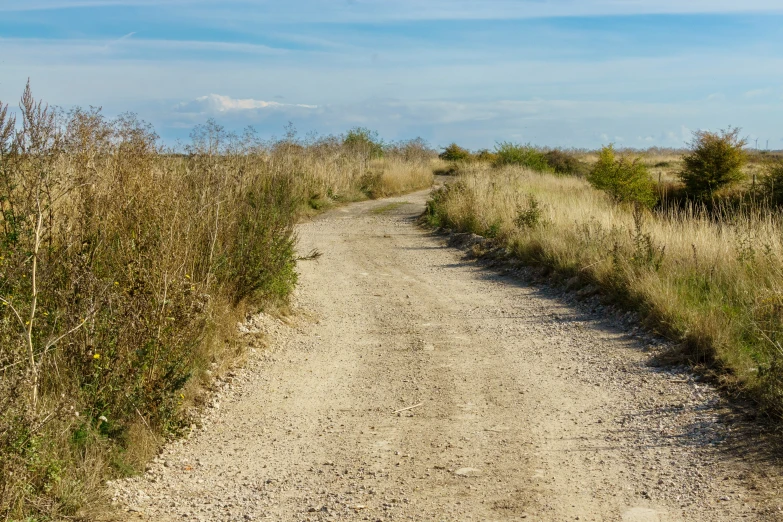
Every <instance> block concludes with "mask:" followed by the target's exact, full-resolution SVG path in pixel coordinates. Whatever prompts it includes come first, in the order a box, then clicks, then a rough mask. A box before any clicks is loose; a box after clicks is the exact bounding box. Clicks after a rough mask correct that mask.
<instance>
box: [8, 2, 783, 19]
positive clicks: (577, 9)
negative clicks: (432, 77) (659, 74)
mask: <svg viewBox="0 0 783 522" xmlns="http://www.w3.org/2000/svg"><path fill="white" fill-rule="evenodd" d="M258 4H259V2H258V1H256V0H228V1H225V0H220V1H219V0H195V1H185V0H27V1H25V2H6V3H4V4H0V11H33V10H51V9H67V8H79V7H111V6H114V7H117V6H151V5H155V6H158V7H182V6H184V5H187V6H188V8H189V9H188V12H184V13H182V14H183V15H184V16H188V15H189V14H190V13H189V11H191V8H192V9H193V10H194V11H193V12H195V13H204V12H207V11H214V9H216V8H220V7H223V8H224V9H223V12H225V13H232V14H233V16H234V17H236V13H237V12H239V11H238V9H241V10H242V12H248V14H249V15H250V16H254V17H257V16H263V17H266V19H267V20H269V21H275V20H281V19H287V20H293V19H297V20H300V21H305V20H306V21H351V20H353V21H359V20H364V21H367V20H390V19H395V20H454V19H463V20H467V19H509V18H517V19H521V18H541V17H557V16H600V15H628V14H666V13H670V14H671V13H679V14H681V13H749V12H782V11H783V6H781V4H780V2H779V1H777V0H745V1H744V2H737V1H736V0H689V1H685V2H684V1H682V0H635V1H617V0H559V1H558V2H549V1H546V2H542V1H540V0H428V1H426V2H422V1H420V0H353V1H350V2H335V1H333V0H297V1H292V2H280V3H277V2H271V1H267V2H263V5H262V9H258V7H259V6H258ZM252 7H256V9H252Z"/></svg>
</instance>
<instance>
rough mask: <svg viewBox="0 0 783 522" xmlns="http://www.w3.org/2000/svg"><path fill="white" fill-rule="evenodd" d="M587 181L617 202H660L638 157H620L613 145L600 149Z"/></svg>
mask: <svg viewBox="0 0 783 522" xmlns="http://www.w3.org/2000/svg"><path fill="white" fill-rule="evenodd" d="M587 181H589V182H590V184H591V185H592V186H594V187H595V188H597V189H599V190H603V191H604V192H606V193H607V194H609V195H610V196H611V197H612V199H614V200H615V201H617V202H630V203H639V204H641V205H644V206H646V207H652V206H654V205H655V203H657V201H658V195H657V193H656V191H655V186H654V184H653V182H652V180H651V179H650V175H649V173H648V171H647V167H645V166H644V164H643V163H642V162H641V161H639V160H638V159H634V160H630V159H628V158H626V157H621V158H619V159H618V158H617V157H616V156H615V151H614V147H613V146H612V145H609V146H607V147H604V148H602V149H601V152H600V154H599V155H598V161H597V162H596V164H595V165H593V168H592V170H591V171H590V173H589V174H588V175H587Z"/></svg>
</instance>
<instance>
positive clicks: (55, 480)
mask: <svg viewBox="0 0 783 522" xmlns="http://www.w3.org/2000/svg"><path fill="white" fill-rule="evenodd" d="M192 138H193V139H192V143H191V144H190V145H189V146H188V147H187V149H186V150H184V151H180V152H177V153H174V152H171V151H166V150H164V149H163V148H162V147H161V146H160V144H159V140H158V137H157V135H156V134H155V132H154V130H153V129H152V128H151V127H150V126H149V125H147V124H145V123H143V122H141V121H139V120H138V119H136V118H135V117H134V116H132V115H125V116H121V117H119V118H116V119H113V120H108V119H106V118H105V117H104V116H103V115H102V114H101V113H100V111H98V110H93V109H90V110H82V109H75V110H73V111H71V112H69V113H63V112H62V111H58V110H55V109H53V108H50V107H48V106H46V105H45V104H43V103H41V102H39V101H37V100H35V99H34V98H33V96H32V93H31V92H30V90H29V86H28V88H27V89H26V91H25V93H24V95H23V97H22V100H21V103H20V110H19V111H18V119H17V117H16V116H15V115H14V113H13V112H12V111H10V110H9V109H8V107H7V106H6V105H3V104H1V103H0V211H2V213H1V214H0V412H1V414H0V519H5V520H62V519H70V518H78V517H80V516H81V517H85V516H86V515H85V513H87V512H88V511H89V509H90V507H91V506H94V505H96V504H100V503H101V500H102V499H101V493H100V492H101V484H102V483H103V482H104V481H105V480H106V479H107V478H109V477H112V476H117V475H123V474H127V473H133V472H135V471H138V470H140V469H143V465H144V463H145V461H146V460H147V459H148V458H149V457H150V455H151V454H152V453H154V452H155V451H156V450H157V447H158V445H159V443H160V441H161V440H162V439H164V438H166V437H169V436H173V435H176V434H177V433H178V432H180V431H181V430H182V429H183V428H184V427H185V426H187V424H188V423H189V421H188V419H187V416H186V415H185V409H186V408H185V407H186V406H188V405H190V404H193V403H195V402H197V401H198V397H199V394H200V388H199V384H200V383H203V382H205V381H207V380H208V379H209V373H210V371H211V370H213V369H214V368H215V367H218V368H219V367H221V366H224V365H226V364H230V361H231V360H233V359H234V358H236V357H238V356H239V354H240V353H241V346H240V345H239V344H238V342H237V339H236V327H235V325H236V322H237V320H239V319H241V318H242V316H243V314H244V313H245V311H246V310H248V309H249V308H250V307H253V308H258V307H264V306H274V305H275V304H276V303H284V302H285V300H286V298H287V297H288V295H289V293H290V291H291V290H292V288H293V286H294V285H295V283H296V271H295V264H296V257H295V252H294V245H295V239H296V238H295V235H294V225H295V223H296V222H297V220H298V219H299V218H300V217H301V216H302V215H304V214H306V213H308V212H312V211H314V210H315V209H318V208H323V207H325V206H330V205H333V204H336V203H339V202H342V201H350V200H355V199H361V198H366V197H372V196H376V195H387V194H392V193H397V192H401V191H407V190H413V189H417V188H423V187H426V186H429V185H430V184H431V182H432V172H431V171H430V170H429V169H428V167H427V165H428V162H429V160H430V157H431V156H432V154H431V153H430V152H429V151H428V150H426V148H424V147H423V146H422V144H421V143H420V142H411V143H407V144H406V143H402V144H396V145H395V146H394V147H391V148H389V150H388V153H387V154H386V157H385V158H384V159H379V160H375V161H373V162H372V164H371V165H370V167H369V169H368V164H367V158H365V157H362V156H361V154H357V153H356V152H355V151H354V150H352V149H351V148H350V147H346V146H345V144H344V140H343V139H341V138H340V137H326V138H321V139H317V140H310V141H302V140H298V139H297V138H296V136H295V135H293V134H289V135H287V136H286V137H285V138H284V139H282V140H278V141H274V142H263V141H261V140H259V139H257V137H256V136H255V135H254V134H252V133H246V134H245V135H242V136H236V135H233V134H230V133H228V132H226V131H225V130H224V129H223V128H222V127H220V126H219V125H218V124H216V123H215V122H209V123H207V124H206V125H203V126H199V127H197V128H196V129H195V130H194V132H193V136H192Z"/></svg>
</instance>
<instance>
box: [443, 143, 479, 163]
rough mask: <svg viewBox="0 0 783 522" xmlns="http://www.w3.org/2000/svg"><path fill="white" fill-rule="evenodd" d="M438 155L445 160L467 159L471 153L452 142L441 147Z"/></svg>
mask: <svg viewBox="0 0 783 522" xmlns="http://www.w3.org/2000/svg"><path fill="white" fill-rule="evenodd" d="M439 157H440V159H442V160H446V161H469V160H470V159H471V154H470V151H469V150H468V149H464V148H462V147H460V146H459V145H457V144H456V143H452V144H451V145H449V146H448V147H446V148H444V149H443V152H441V153H440V154H439Z"/></svg>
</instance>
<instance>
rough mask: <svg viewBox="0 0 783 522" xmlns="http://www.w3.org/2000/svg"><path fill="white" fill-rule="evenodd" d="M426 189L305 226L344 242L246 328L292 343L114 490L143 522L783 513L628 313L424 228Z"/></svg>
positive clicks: (254, 367) (766, 478)
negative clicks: (537, 281) (567, 294)
mask: <svg viewBox="0 0 783 522" xmlns="http://www.w3.org/2000/svg"><path fill="white" fill-rule="evenodd" d="M426 196H427V193H426V192H420V193H416V194H412V195H408V196H405V197H400V198H392V199H389V200H384V201H374V202H364V203H358V204H354V205H349V206H346V207H343V208H339V209H336V210H332V211H330V212H328V213H326V214H324V215H322V216H320V217H318V218H317V219H315V220H314V221H311V222H308V223H304V224H302V225H300V226H299V228H298V235H299V238H300V240H299V244H300V249H301V251H302V252H304V253H306V252H309V251H310V250H311V249H313V248H315V249H318V250H319V251H321V252H322V253H323V256H322V257H321V258H320V259H319V260H317V261H310V262H302V263H300V266H299V271H300V286H299V288H298V290H297V292H296V303H297V307H298V309H299V311H300V313H299V314H298V315H297V317H296V318H294V319H293V320H289V321H286V322H282V321H280V320H277V319H272V318H270V317H266V316H258V317H256V318H255V319H254V320H251V321H250V322H249V323H248V324H247V325H244V327H243V328H244V329H245V330H249V331H251V332H252V331H257V330H261V331H263V332H265V333H266V335H267V336H268V337H269V339H270V342H271V344H272V348H271V349H270V350H268V351H263V352H262V351H259V352H258V353H257V354H256V356H255V357H254V358H253V359H252V360H251V362H250V363H249V364H248V367H247V368H246V369H245V370H243V371H242V372H240V373H239V374H238V375H237V376H236V377H235V378H234V379H233V381H232V382H231V383H230V384H229V383H225V384H224V388H225V391H224V392H223V393H222V394H220V395H218V396H217V397H216V399H215V401H214V403H213V406H215V407H214V408H212V409H210V411H209V412H208V414H207V415H206V417H205V420H204V425H203V427H202V428H200V429H196V430H195V431H194V433H193V435H192V436H191V437H190V439H189V440H186V441H180V442H177V443H173V444H171V445H169V446H167V448H166V449H165V450H164V452H163V454H162V455H161V456H160V457H159V458H157V459H156V460H155V462H154V463H152V464H151V466H150V468H149V470H148V473H146V474H145V475H144V476H143V477H137V478H134V479H129V480H124V481H119V482H117V483H115V484H113V487H114V490H115V501H116V502H118V503H119V504H120V505H121V506H122V509H125V510H127V513H128V516H133V517H136V518H140V519H144V520H205V521H206V520H226V521H234V520H267V519H268V520H281V521H289V520H290V521H294V520H296V521H304V520H313V521H315V520H373V521H377V520H383V521H387V520H482V521H484V520H487V521H489V520H498V521H501V520H503V521H505V520H542V521H560V520H594V521H628V522H633V521H680V520H689V521H690V520H693V521H697V520H698V521H713V520H715V521H718V520H721V521H722V520H739V519H746V520H780V519H781V518H780V515H781V512H780V509H781V508H780V505H781V504H783V501H781V500H780V499H779V498H776V493H777V492H779V490H777V489H776V488H778V487H779V486H780V475H779V473H778V471H776V470H777V468H775V467H774V466H772V465H771V464H766V463H765V465H764V466H763V467H762V466H759V465H758V463H754V462H751V461H750V459H748V458H744V457H741V456H740V455H739V454H738V452H736V451H733V450H731V451H730V450H729V448H735V447H736V446H737V445H738V441H737V440H736V439H737V438H738V437H740V436H739V435H736V434H735V432H734V431H733V430H734V428H733V424H732V422H731V421H729V420H727V419H728V418H730V414H729V412H730V408H729V407H728V406H727V405H726V403H725V401H724V399H722V398H721V397H720V396H719V394H717V393H716V392H715V391H714V390H713V389H712V388H711V387H710V386H709V385H707V384H703V383H701V382H699V380H698V378H697V377H694V375H692V374H690V373H689V372H687V371H686V370H685V369H684V368H676V367H657V366H655V365H653V364H651V362H653V361H654V360H655V355H656V353H658V352H659V351H660V350H662V349H663V348H664V347H663V346H662V345H661V343H660V342H659V341H657V340H655V339H653V338H650V337H647V336H645V334H644V333H643V332H641V331H639V330H636V329H634V328H633V327H632V326H629V325H628V324H627V322H625V321H624V318H623V317H617V316H616V313H614V312H612V309H610V308H605V307H602V306H600V305H599V304H596V305H595V306H593V307H592V308H591V305H589V304H587V305H586V304H580V305H578V306H576V305H573V304H569V300H568V299H564V298H562V296H560V295H557V293H556V292H555V291H554V290H551V289H546V288H542V287H536V286H530V285H527V284H525V283H523V282H521V281H520V280H519V279H517V278H514V277H512V276H509V275H503V274H500V273H499V272H497V271H493V270H489V269H486V268H483V267H482V266H480V265H479V264H476V263H475V262H474V261H471V260H469V259H467V258H466V257H465V254H464V253H463V252H461V251H459V250H456V249H453V248H450V247H448V246H447V245H446V244H445V240H444V239H443V238H440V237H437V236H433V235H432V234H430V233H428V232H427V231H424V230H422V229H421V228H419V227H417V226H416V224H415V219H416V216H417V215H419V214H420V213H421V212H422V210H423V206H424V202H425V200H426ZM218 401H219V402H218ZM747 442H748V441H745V443H747ZM751 444H752V442H751ZM759 469H764V471H759Z"/></svg>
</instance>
